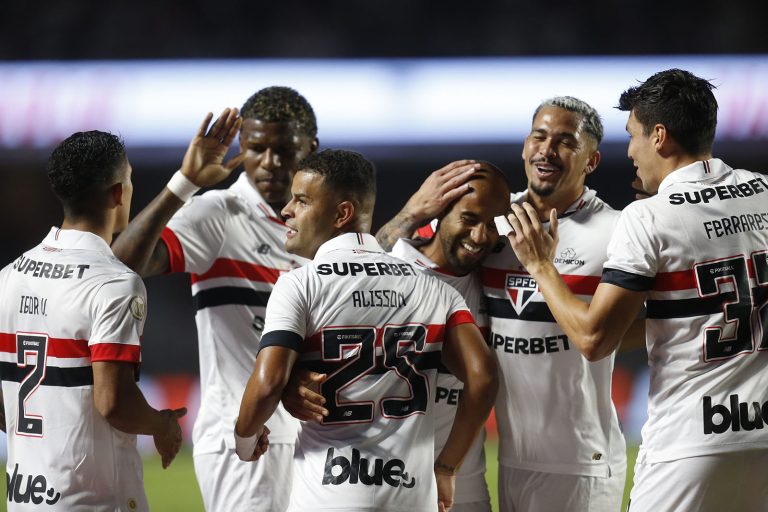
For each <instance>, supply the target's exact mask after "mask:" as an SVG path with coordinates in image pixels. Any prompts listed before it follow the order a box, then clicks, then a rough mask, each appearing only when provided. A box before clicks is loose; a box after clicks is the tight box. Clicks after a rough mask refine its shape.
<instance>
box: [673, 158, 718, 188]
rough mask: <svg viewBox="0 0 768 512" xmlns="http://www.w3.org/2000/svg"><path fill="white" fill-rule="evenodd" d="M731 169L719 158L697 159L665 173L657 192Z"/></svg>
mask: <svg viewBox="0 0 768 512" xmlns="http://www.w3.org/2000/svg"><path fill="white" fill-rule="evenodd" d="M732 170H733V169H731V167H729V166H728V165H726V164H725V162H723V161H722V160H720V159H719V158H710V159H709V160H699V161H698V162H694V163H692V164H688V165H686V166H685V167H681V168H679V169H677V170H674V171H672V172H671V173H669V174H667V177H666V178H664V179H663V180H661V183H660V184H659V192H662V191H663V190H664V189H666V188H669V187H671V186H672V185H674V184H675V183H684V182H692V181H702V180H709V179H712V178H716V177H718V176H721V175H723V174H726V173H729V172H731V171H732Z"/></svg>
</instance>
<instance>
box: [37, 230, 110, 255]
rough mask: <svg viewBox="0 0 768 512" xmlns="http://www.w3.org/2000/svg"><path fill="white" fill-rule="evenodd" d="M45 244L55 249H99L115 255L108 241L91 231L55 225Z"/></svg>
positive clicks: (104, 252)
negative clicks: (62, 227)
mask: <svg viewBox="0 0 768 512" xmlns="http://www.w3.org/2000/svg"><path fill="white" fill-rule="evenodd" d="M43 244H44V245H46V246H48V247H51V248H53V249H79V250H84V251H97V252H100V253H102V254H106V255H107V256H114V254H113V253H112V249H110V248H109V245H107V242H106V241H105V240H104V239H103V238H101V237H100V236H99V235H96V234H93V233H91V232H90V231H79V230H77V229H61V228H57V227H55V226H54V227H52V228H51V231H50V232H48V235H47V236H46V237H45V239H44V240H43Z"/></svg>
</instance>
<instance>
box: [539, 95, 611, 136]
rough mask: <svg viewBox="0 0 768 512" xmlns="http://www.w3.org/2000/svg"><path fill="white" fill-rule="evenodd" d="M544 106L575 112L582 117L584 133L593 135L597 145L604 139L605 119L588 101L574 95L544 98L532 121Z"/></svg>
mask: <svg viewBox="0 0 768 512" xmlns="http://www.w3.org/2000/svg"><path fill="white" fill-rule="evenodd" d="M544 107H557V108H560V109H563V110H566V111H568V112H573V113H574V114H577V115H578V116H579V117H581V127H582V128H583V129H584V133H586V134H587V135H589V136H590V137H592V139H594V141H595V142H596V145H598V146H599V145H600V143H601V142H602V141H603V121H602V119H600V114H598V113H597V110H595V109H594V107H592V106H591V105H590V104H589V103H587V102H586V101H583V100H580V99H579V98H574V97H573V96H555V97H554V98H549V99H547V100H544V101H542V102H541V104H539V106H538V107H536V110H535V111H534V112H533V119H532V121H535V120H536V116H537V115H538V114H539V111H540V110H541V109H543V108H544Z"/></svg>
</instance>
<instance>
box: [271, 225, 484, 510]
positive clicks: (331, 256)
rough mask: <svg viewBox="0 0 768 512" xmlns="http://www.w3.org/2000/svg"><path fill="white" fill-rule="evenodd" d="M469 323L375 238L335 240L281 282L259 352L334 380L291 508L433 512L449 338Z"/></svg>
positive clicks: (300, 449) (301, 442)
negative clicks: (287, 351)
mask: <svg viewBox="0 0 768 512" xmlns="http://www.w3.org/2000/svg"><path fill="white" fill-rule="evenodd" d="M472 321H473V320H472V315H471V314H470V312H469V311H468V309H467V306H466V304H465V303H464V301H463V300H462V298H461V296H460V295H459V294H458V292H456V290H454V289H453V288H451V287H450V286H448V285H446V284H445V283H442V282H440V281H438V280H437V279H434V278H432V277H430V276H427V275H426V274H425V273H423V272H421V271H420V270H418V269H417V268H416V267H415V266H414V265H412V264H410V263H406V262H404V261H402V260H399V259H397V258H393V257H391V256H389V255H387V254H386V253H384V251H383V250H382V249H381V247H380V246H379V244H378V243H377V242H376V239H375V238H374V237H373V236H371V235H369V234H360V233H347V234H344V235H340V236H338V237H336V238H334V239H332V240H329V241H328V242H326V243H324V244H323V245H322V246H321V247H320V249H319V250H318V252H317V255H316V256H315V259H314V260H313V261H312V262H310V263H308V264H307V265H306V266H304V267H302V268H300V269H297V270H294V271H292V272H290V273H288V274H286V275H284V276H282V277H280V279H279V280H278V282H277V284H276V285H275V289H274V292H273V293H272V296H271V298H270V301H269V306H268V307H267V322H266V324H267V325H266V327H265V329H264V335H263V337H262V340H261V347H262V348H263V347H267V346H273V345H278V346H284V347H289V348H292V349H294V350H296V351H298V352H299V360H298V362H297V365H299V366H302V367H305V368H309V369H311V370H313V371H316V372H321V373H326V374H328V379H327V380H326V381H325V382H324V383H323V384H322V386H321V392H322V394H323V395H324V397H325V398H326V400H327V402H326V404H325V406H326V407H327V408H328V410H329V411H330V414H329V416H328V417H326V418H325V419H324V420H323V423H322V424H317V423H314V422H306V423H302V426H301V428H300V430H299V437H298V441H297V443H296V455H295V458H294V460H295V462H296V465H295V467H294V480H293V481H294V484H293V492H292V494H291V506H290V507H289V510H316V509H317V510H324V511H328V510H367V511H373V510H393V511H394V510H414V511H433V510H434V509H435V507H436V503H437V489H436V486H435V479H434V472H433V469H432V463H433V460H434V455H433V452H434V424H433V421H434V398H433V397H434V396H435V391H436V386H435V384H436V374H437V368H438V366H439V365H440V361H441V350H442V345H443V340H444V336H445V332H446V329H447V328H448V327H450V326H452V325H457V324H460V323H465V322H472Z"/></svg>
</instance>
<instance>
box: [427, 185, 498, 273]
mask: <svg viewBox="0 0 768 512" xmlns="http://www.w3.org/2000/svg"><path fill="white" fill-rule="evenodd" d="M493 173H494V171H490V172H488V173H486V174H485V176H484V177H482V178H481V179H473V180H471V181H470V182H469V184H470V186H471V187H472V190H471V192H468V193H467V194H465V195H464V196H462V197H461V198H460V199H459V200H458V201H456V202H455V203H454V204H453V206H452V207H451V209H450V210H448V213H446V214H445V216H444V217H443V218H442V219H440V223H439V224H438V227H437V232H436V233H435V237H434V238H433V239H432V241H431V242H430V243H429V244H428V245H427V246H425V250H424V252H425V254H427V256H429V257H430V258H431V259H432V261H434V262H435V263H436V264H437V265H439V266H441V267H444V268H445V269H446V270H448V271H449V272H451V273H453V274H456V275H466V274H468V273H470V272H471V271H473V270H474V269H476V268H477V267H478V266H479V265H480V263H481V262H482V261H483V259H484V258H485V257H486V256H487V255H488V253H490V251H491V250H492V249H493V247H494V246H495V245H496V243H497V242H498V240H499V233H498V232H497V231H496V225H495V223H494V222H493V218H494V217H496V216H497V215H504V214H505V213H506V212H507V211H509V204H510V203H509V199H510V196H509V187H508V186H507V184H506V181H505V180H503V179H502V178H501V177H499V176H498V175H495V174H493Z"/></svg>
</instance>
